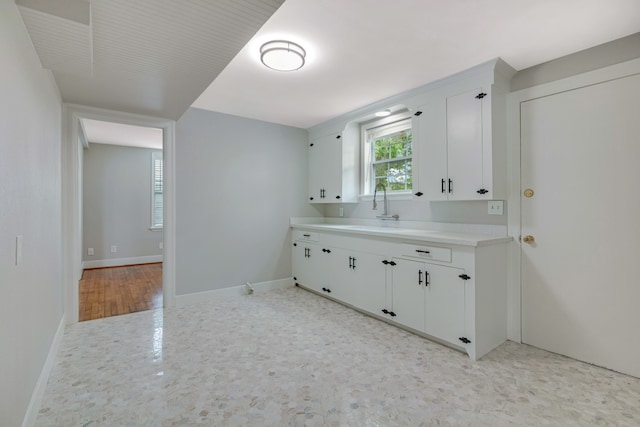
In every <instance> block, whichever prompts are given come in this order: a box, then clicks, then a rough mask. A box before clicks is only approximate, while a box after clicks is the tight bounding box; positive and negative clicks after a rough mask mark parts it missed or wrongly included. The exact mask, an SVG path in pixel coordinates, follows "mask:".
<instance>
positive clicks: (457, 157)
mask: <svg viewBox="0 0 640 427" xmlns="http://www.w3.org/2000/svg"><path fill="white" fill-rule="evenodd" d="M480 94H484V96H482V95H480ZM479 96H480V97H479ZM490 97H491V95H490V91H488V90H485V91H483V90H482V88H478V89H474V90H472V91H470V92H465V93H461V94H460V95H456V96H452V97H449V98H447V171H448V178H447V182H446V190H447V194H448V199H449V200H473V199H479V198H488V196H489V195H488V194H487V196H484V197H483V196H482V195H481V194H480V193H478V191H479V190H480V189H481V188H482V185H483V183H482V177H483V145H482V144H483V142H484V141H483V140H482V104H483V103H484V102H488V103H490V102H491V99H490ZM486 142H487V143H491V141H486ZM487 166H488V167H490V165H487ZM449 180H450V181H449Z"/></svg>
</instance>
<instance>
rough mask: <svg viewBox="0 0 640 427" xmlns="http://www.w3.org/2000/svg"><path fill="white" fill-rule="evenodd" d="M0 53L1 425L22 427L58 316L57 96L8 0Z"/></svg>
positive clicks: (0, 12)
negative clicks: (19, 243)
mask: <svg viewBox="0 0 640 427" xmlns="http://www.w3.org/2000/svg"><path fill="white" fill-rule="evenodd" d="M0 58H2V66H0V100H1V101H0V290H1V292H2V298H0V424H2V425H3V426H19V425H21V424H22V421H23V418H24V416H25V412H26V409H27V406H28V404H29V401H30V399H31V395H32V393H33V390H34V387H35V384H36V381H37V380H38V377H39V375H40V372H41V371H42V368H43V366H44V363H45V360H46V358H47V355H48V353H49V349H50V347H51V344H52V342H53V338H54V336H55V333H56V330H57V328H58V326H59V324H60V321H61V319H62V316H63V299H62V298H63V287H62V279H61V275H62V259H61V252H62V236H61V227H62V214H61V212H62V211H61V209H62V208H61V167H60V165H61V127H60V123H61V101H60V94H59V92H58V89H57V87H56V85H55V83H53V80H52V78H51V75H50V73H49V72H48V71H45V70H43V69H42V68H41V66H40V61H39V60H38V58H37V56H36V53H35V51H34V49H33V45H32V44H31V40H30V39H29V36H28V34H27V32H26V29H25V27H24V24H23V23H22V20H21V18H20V15H19V13H18V10H17V8H16V6H15V4H14V2H12V1H2V2H0ZM18 235H22V236H23V252H22V262H21V263H20V265H17V266H16V265H15V247H16V244H15V241H16V236H18Z"/></svg>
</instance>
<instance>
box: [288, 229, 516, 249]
mask: <svg viewBox="0 0 640 427" xmlns="http://www.w3.org/2000/svg"><path fill="white" fill-rule="evenodd" d="M291 228H297V229H301V230H316V231H327V232H332V233H347V234H359V235H367V236H379V237H387V238H395V239H410V240H419V241H424V242H432V243H447V244H450V245H463V246H485V245H493V244H497V243H504V242H510V241H511V240H513V238H512V237H511V236H494V235H489V234H476V233H458V232H449V231H432V230H420V229H412V228H397V227H379V226H373V225H351V224H348V225H346V224H291Z"/></svg>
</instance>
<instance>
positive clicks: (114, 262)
mask: <svg viewBox="0 0 640 427" xmlns="http://www.w3.org/2000/svg"><path fill="white" fill-rule="evenodd" d="M162 258H163V256H162V255H148V256H138V257H130V258H113V259H96V260H91V261H84V262H83V263H82V269H83V270H84V269H85V268H101V267H117V266H120V265H134V264H149V263H152V262H162Z"/></svg>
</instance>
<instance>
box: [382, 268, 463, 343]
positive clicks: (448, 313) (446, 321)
mask: <svg viewBox="0 0 640 427" xmlns="http://www.w3.org/2000/svg"><path fill="white" fill-rule="evenodd" d="M392 261H393V262H390V263H389V268H390V270H391V276H392V280H391V289H392V292H391V301H390V302H389V303H388V304H387V305H388V306H389V307H390V308H387V309H386V311H387V312H384V311H383V313H384V314H386V315H387V316H390V318H391V319H392V320H393V321H394V322H397V323H400V324H402V325H404V326H407V327H409V328H412V329H415V330H417V331H420V332H424V333H425V334H428V335H430V336H432V337H434V338H438V339H440V340H444V341H447V342H451V343H456V342H458V341H459V343H458V344H464V342H463V341H461V339H464V338H465V335H466V334H465V324H464V310H465V308H464V307H465V292H464V287H465V280H464V279H462V278H461V276H464V270H463V269H459V268H452V267H446V266H442V265H437V264H429V263H424V262H421V261H415V260H409V259H403V258H393V260H392Z"/></svg>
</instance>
